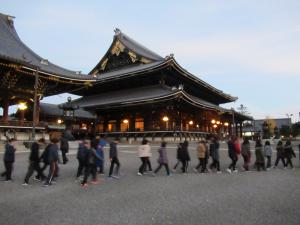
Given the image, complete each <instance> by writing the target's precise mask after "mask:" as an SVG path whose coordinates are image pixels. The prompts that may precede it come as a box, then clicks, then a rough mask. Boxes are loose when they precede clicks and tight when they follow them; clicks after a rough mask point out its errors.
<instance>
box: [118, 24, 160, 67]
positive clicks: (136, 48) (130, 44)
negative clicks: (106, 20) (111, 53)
mask: <svg viewBox="0 0 300 225" xmlns="http://www.w3.org/2000/svg"><path fill="white" fill-rule="evenodd" d="M114 31H115V37H116V38H117V39H118V40H119V41H120V42H121V43H122V44H124V45H125V46H126V47H127V48H128V49H130V50H132V51H133V52H136V53H137V54H139V55H140V56H143V57H145V58H148V59H151V60H154V61H161V60H164V58H163V57H162V56H160V55H159V54H157V53H155V52H153V51H152V50H150V49H148V48H147V47H145V46H144V45H142V44H140V43H139V42H137V41H135V40H134V39H132V38H131V37H129V36H128V35H127V34H125V33H123V32H122V31H121V30H120V29H118V28H116V29H115V30H114Z"/></svg>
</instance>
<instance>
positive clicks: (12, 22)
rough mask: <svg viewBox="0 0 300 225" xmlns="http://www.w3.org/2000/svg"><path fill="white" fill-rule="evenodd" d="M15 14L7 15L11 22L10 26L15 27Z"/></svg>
mask: <svg viewBox="0 0 300 225" xmlns="http://www.w3.org/2000/svg"><path fill="white" fill-rule="evenodd" d="M14 18H15V17H14V16H7V21H8V23H9V26H11V27H13V26H14Z"/></svg>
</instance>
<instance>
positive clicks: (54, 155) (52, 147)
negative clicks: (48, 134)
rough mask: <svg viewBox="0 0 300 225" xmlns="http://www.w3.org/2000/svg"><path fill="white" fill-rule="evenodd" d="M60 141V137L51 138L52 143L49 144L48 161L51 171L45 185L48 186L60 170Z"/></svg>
mask: <svg viewBox="0 0 300 225" xmlns="http://www.w3.org/2000/svg"><path fill="white" fill-rule="evenodd" d="M58 142H59V139H58V138H56V137H53V138H51V143H50V144H49V146H48V163H49V173H48V176H47V179H46V182H45V183H44V187H47V186H49V185H51V184H52V181H53V178H54V177H55V175H56V174H57V170H58V161H59V156H58V151H59V149H58Z"/></svg>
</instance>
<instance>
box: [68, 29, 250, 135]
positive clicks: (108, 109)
mask: <svg viewBox="0 0 300 225" xmlns="http://www.w3.org/2000/svg"><path fill="white" fill-rule="evenodd" d="M90 75H93V76H95V77H97V81H96V82H95V83H94V84H93V86H92V87H89V88H81V89H77V90H76V91H73V92H72V93H74V94H77V95H80V96H83V97H82V98H79V99H77V100H75V101H73V104H76V105H79V106H80V107H81V108H83V109H85V110H88V111H93V112H95V113H96V114H97V123H96V127H95V129H96V132H98V133H103V134H106V135H111V134H115V135H120V134H124V132H125V133H127V134H132V135H136V136H141V135H142V136H152V137H155V136H161V135H163V136H184V137H186V136H189V137H190V136H193V137H195V136H200V135H203V134H208V133H222V134H231V133H232V129H231V127H232V125H233V127H234V128H235V129H234V130H235V132H236V133H237V134H238V133H241V132H240V131H241V127H242V122H243V121H244V120H251V118H250V117H248V116H244V115H242V114H240V113H237V112H234V111H232V110H228V109H224V108H222V107H221V106H220V104H224V103H228V102H233V101H235V100H237V97H233V96H231V95H229V94H226V93H224V92H222V91H221V90H219V89H217V88H215V87H213V86H211V85H209V84H208V83H206V82H204V81H203V80H201V79H199V78H198V77H196V76H195V75H193V74H191V73H189V72H188V71H186V70H185V69H183V68H182V67H181V66H180V65H179V64H178V62H177V61H176V60H175V58H174V56H173V55H172V54H171V55H169V56H167V57H161V56H160V55H158V54H156V53H154V52H153V51H151V50H149V49H147V48H146V47H144V46H143V45H141V44H139V43H138V42H136V41H135V40H133V39H131V38H130V37H128V36H127V35H126V34H124V33H122V32H121V31H120V30H119V29H116V30H115V35H114V38H113V42H112V44H111V46H110V47H109V49H108V50H107V52H106V54H105V55H104V57H103V58H102V59H101V60H100V61H99V63H98V64H97V65H96V66H95V68H93V69H92V71H91V72H90ZM238 126H239V129H237V128H238Z"/></svg>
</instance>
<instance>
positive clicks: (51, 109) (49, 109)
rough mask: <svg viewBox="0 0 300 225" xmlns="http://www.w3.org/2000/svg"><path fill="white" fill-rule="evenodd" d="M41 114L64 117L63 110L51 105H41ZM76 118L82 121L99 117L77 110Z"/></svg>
mask: <svg viewBox="0 0 300 225" xmlns="http://www.w3.org/2000/svg"><path fill="white" fill-rule="evenodd" d="M40 112H41V113H42V114H44V115H46V116H52V117H62V116H63V110H62V109H60V108H59V105H55V104H49V103H40ZM74 112H75V117H78V118H82V119H96V118H97V116H96V115H94V114H93V113H91V112H88V111H86V110H84V109H78V110H75V111H74Z"/></svg>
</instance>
